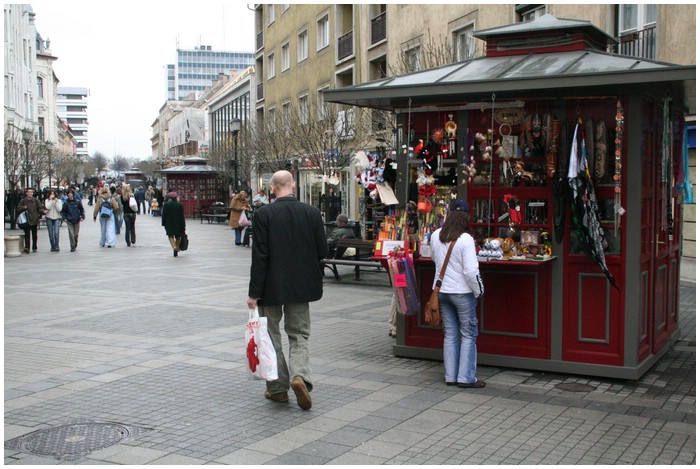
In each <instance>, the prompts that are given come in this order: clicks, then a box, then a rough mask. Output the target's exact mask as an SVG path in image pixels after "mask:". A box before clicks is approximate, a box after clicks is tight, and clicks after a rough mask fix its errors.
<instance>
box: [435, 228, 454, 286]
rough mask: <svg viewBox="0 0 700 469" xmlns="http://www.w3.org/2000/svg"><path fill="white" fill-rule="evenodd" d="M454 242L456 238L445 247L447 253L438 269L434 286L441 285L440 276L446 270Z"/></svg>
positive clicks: (441, 276)
mask: <svg viewBox="0 0 700 469" xmlns="http://www.w3.org/2000/svg"><path fill="white" fill-rule="evenodd" d="M455 243H457V240H456V239H455V240H454V241H452V242H451V243H450V247H449V248H448V249H447V255H446V256H445V260H444V261H443V263H442V269H441V270H440V276H439V277H438V279H437V282H435V286H436V287H438V288H440V287H441V286H442V278H443V277H444V276H445V271H446V270H447V263H448V262H450V256H451V255H452V248H453V247H455Z"/></svg>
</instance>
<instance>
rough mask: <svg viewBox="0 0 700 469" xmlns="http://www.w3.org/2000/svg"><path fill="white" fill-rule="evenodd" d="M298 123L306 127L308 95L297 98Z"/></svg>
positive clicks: (307, 120)
mask: <svg viewBox="0 0 700 469" xmlns="http://www.w3.org/2000/svg"><path fill="white" fill-rule="evenodd" d="M299 123H300V124H302V125H307V124H308V123H309V95H308V94H306V95H304V96H299Z"/></svg>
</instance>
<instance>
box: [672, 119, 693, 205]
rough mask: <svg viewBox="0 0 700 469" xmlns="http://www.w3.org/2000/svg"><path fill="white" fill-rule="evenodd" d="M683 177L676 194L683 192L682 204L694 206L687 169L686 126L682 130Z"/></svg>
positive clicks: (691, 185) (688, 170)
mask: <svg viewBox="0 0 700 469" xmlns="http://www.w3.org/2000/svg"><path fill="white" fill-rule="evenodd" d="M682 151H683V175H682V177H680V178H679V179H678V181H679V183H678V186H677V187H676V190H677V191H678V192H684V196H683V203H684V204H694V203H695V196H694V195H693V183H692V181H691V180H690V169H689V167H688V126H687V125H685V126H684V129H683V146H682Z"/></svg>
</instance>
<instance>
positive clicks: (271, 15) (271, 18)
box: [267, 4, 275, 26]
mask: <svg viewBox="0 0 700 469" xmlns="http://www.w3.org/2000/svg"><path fill="white" fill-rule="evenodd" d="M274 22H275V5H274V4H272V5H268V6H267V24H268V26H269V25H271V24H272V23H274Z"/></svg>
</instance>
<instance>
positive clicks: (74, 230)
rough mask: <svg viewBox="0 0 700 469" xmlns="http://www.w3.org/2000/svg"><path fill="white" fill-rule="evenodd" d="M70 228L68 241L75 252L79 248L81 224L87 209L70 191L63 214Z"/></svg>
mask: <svg viewBox="0 0 700 469" xmlns="http://www.w3.org/2000/svg"><path fill="white" fill-rule="evenodd" d="M61 215H62V216H63V219H64V220H66V226H67V227H68V240H69V241H70V252H75V250H76V249H77V248H78V235H79V234H80V222H81V221H83V220H85V209H84V208H83V202H82V200H80V199H78V198H76V197H75V191H73V190H70V191H68V201H66V203H64V204H63V211H62V212H61Z"/></svg>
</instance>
